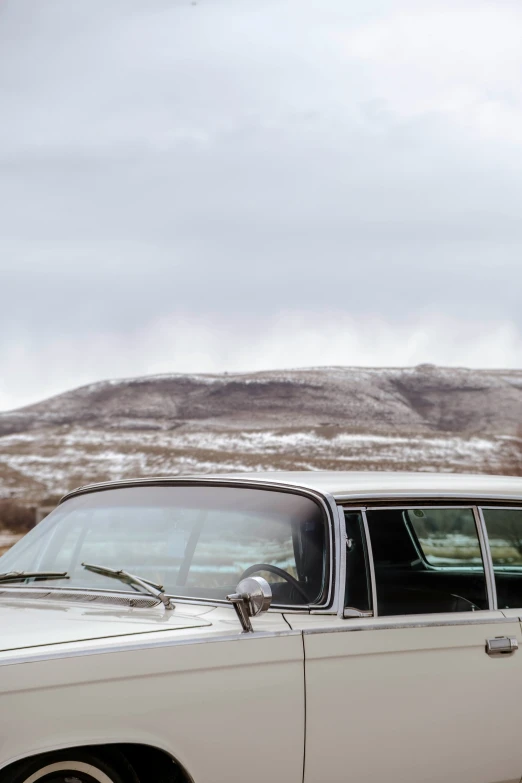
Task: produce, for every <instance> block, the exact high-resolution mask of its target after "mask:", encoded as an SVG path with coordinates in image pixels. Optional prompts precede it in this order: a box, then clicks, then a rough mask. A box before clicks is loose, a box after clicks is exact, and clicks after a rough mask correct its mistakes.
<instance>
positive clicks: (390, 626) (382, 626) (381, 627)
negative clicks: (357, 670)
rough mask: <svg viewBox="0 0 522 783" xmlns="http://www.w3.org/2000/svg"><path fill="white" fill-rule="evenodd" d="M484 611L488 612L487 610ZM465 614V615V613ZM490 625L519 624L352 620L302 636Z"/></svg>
mask: <svg viewBox="0 0 522 783" xmlns="http://www.w3.org/2000/svg"><path fill="white" fill-rule="evenodd" d="M485 611H488V610H487V609H486V610H485ZM466 614H467V613H466ZM412 617H413V615H412ZM491 623H495V624H496V623H520V619H519V618H518V617H466V618H462V617H455V618H453V617H452V618H451V620H415V619H412V620H402V621H401V620H400V621H399V622H397V623H391V622H386V623H373V622H368V623H366V622H364V624H362V625H359V624H358V623H357V620H356V619H354V622H353V623H345V624H343V625H334V626H323V627H322V628H305V629H303V634H304V635H305V636H309V635H312V634H318V633H349V632H351V633H357V632H359V631H390V630H394V629H395V628H397V629H403V628H443V627H445V626H452V625H455V626H459V625H461V626H462V625H490V624H491Z"/></svg>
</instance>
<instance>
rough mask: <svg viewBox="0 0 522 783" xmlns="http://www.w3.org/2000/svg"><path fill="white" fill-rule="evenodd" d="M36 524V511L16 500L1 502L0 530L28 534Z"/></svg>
mask: <svg viewBox="0 0 522 783" xmlns="http://www.w3.org/2000/svg"><path fill="white" fill-rule="evenodd" d="M34 524H35V510H34V508H32V507H31V506H24V505H22V504H21V503H18V502H17V501H15V500H9V499H6V500H0V529H1V528H4V529H6V530H12V531H13V533H20V534H22V533H26V532H27V531H28V530H30V529H31V528H32V527H34Z"/></svg>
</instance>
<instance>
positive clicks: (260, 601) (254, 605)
mask: <svg viewBox="0 0 522 783" xmlns="http://www.w3.org/2000/svg"><path fill="white" fill-rule="evenodd" d="M236 591H237V592H235V593H232V595H227V601H230V602H231V603H232V604H233V605H234V609H235V610H236V614H237V616H238V618H239V622H240V623H241V627H242V628H243V632H244V633H252V632H253V630H254V629H253V628H252V623H251V622H250V618H251V617H257V615H258V614H261V612H266V611H267V610H268V609H269V608H270V604H271V603H272V590H271V588H270V585H269V584H268V582H267V581H266V579H263V577H262V576H249V577H247V578H246V579H242V580H241V582H240V583H239V584H238V586H237V587H236Z"/></svg>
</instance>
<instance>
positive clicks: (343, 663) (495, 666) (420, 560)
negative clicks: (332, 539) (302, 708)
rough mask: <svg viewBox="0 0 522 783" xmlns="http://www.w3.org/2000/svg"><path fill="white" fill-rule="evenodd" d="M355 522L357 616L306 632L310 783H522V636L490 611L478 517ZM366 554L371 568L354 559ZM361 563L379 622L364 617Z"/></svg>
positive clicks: (437, 514)
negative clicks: (521, 647) (520, 647)
mask: <svg viewBox="0 0 522 783" xmlns="http://www.w3.org/2000/svg"><path fill="white" fill-rule="evenodd" d="M346 519H347V522H348V521H349V522H350V525H351V528H352V533H351V535H348V536H347V553H346V561H347V565H346V568H347V577H348V578H347V588H348V589H347V596H346V604H347V605H348V606H350V609H349V610H348V611H347V614H348V615H349V616H348V617H347V618H346V619H341V618H339V619H333V618H332V621H331V622H330V625H329V626H327V625H325V619H324V618H321V619H318V620H317V621H316V622H314V619H313V617H310V618H309V619H305V620H303V621H302V622H301V627H302V630H303V636H304V650H305V661H306V663H305V679H306V710H307V715H306V764H305V774H304V780H305V783H317V781H319V780H324V781H328V783H337V782H339V783H340V782H341V781H343V782H344V781H346V782H348V781H350V782H352V781H353V783H378V782H379V783H381V782H382V781H383V780H397V781H401V783H419V781H422V782H423V783H441V781H448V782H449V781H451V782H452V783H453V781H459V783H500V782H501V781H502V782H503V783H506V782H508V781H509V783H512V782H513V783H514V782H515V781H517V783H518V781H519V780H520V776H521V773H522V749H521V746H520V738H519V734H520V725H521V720H520V719H521V717H522V699H521V697H520V694H521V693H522V653H517V652H516V646H515V645H516V642H517V640H518V641H520V628H519V622H518V619H517V617H516V616H515V617H510V618H508V617H505V616H504V614H503V613H502V612H501V611H498V610H494V609H490V608H488V607H490V606H492V605H493V593H494V588H493V585H492V579H491V571H490V569H489V568H486V569H485V568H484V565H483V562H484V558H485V560H486V562H488V561H489V558H488V550H487V546H486V542H485V539H484V532H483V531H484V526H483V525H481V524H480V517H479V514H478V512H477V510H476V509H473V508H459V509H440V508H437V509H436V511H434V510H432V509H429V508H428V509H420V508H418V509H413V508H406V507H402V508H397V507H395V508H393V509H383V508H380V509H375V510H359V511H354V510H348V509H347V511H346ZM357 520H358V525H359V530H360V531H362V533H361V536H360V540H359V541H358V540H357V535H354V534H353V529H355V528H357ZM412 521H414V523H415V524H412ZM358 545H359V549H360V548H361V547H365V548H366V551H365V554H364V557H362V556H359V557H358V558H355V557H353V558H352V556H353V555H355V554H356V552H357V548H358ZM359 555H361V553H360V552H359ZM352 559H353V561H354V568H355V570H356V572H357V571H358V573H359V576H360V579H364V584H362V585H361V584H359V588H358V590H359V593H358V595H359V600H362V601H363V602H364V597H363V598H360V596H361V595H362V596H364V590H365V586H364V585H365V584H370V586H371V588H372V589H371V591H370V592H371V593H372V595H371V596H370V599H369V602H370V604H371V605H372V606H373V611H374V615H375V616H373V617H355V616H354V615H355V614H356V611H355V610H357V609H358V607H354V606H353V604H354V601H352V600H351V595H350V584H352V585H353V582H354V579H353V574H350V569H351V565H350V564H351V560H352ZM364 562H366V563H368V566H369V567H368V569H367V572H366V573H363V570H364V569H361V563H363V564H364ZM370 566H371V567H370ZM352 591H354V593H355V594H357V590H356V589H355V588H353V586H352ZM360 609H361V610H362V611H364V610H365V607H364V606H362V607H360ZM293 624H294V626H295V627H297V626H298V625H299V621H298V620H297V619H294V620H293ZM498 637H500V638H498ZM510 640H515V641H510ZM488 648H489V649H488ZM510 649H511V650H512V651H510ZM501 650H504V652H501Z"/></svg>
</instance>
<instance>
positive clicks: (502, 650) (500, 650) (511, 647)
mask: <svg viewBox="0 0 522 783" xmlns="http://www.w3.org/2000/svg"><path fill="white" fill-rule="evenodd" d="M517 650H518V640H517V639H515V638H513V637H509V636H496V637H495V638H494V639H486V652H487V654H488V655H491V656H492V657H495V656H498V655H512V654H513V653H514V652H516V651H517Z"/></svg>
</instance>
